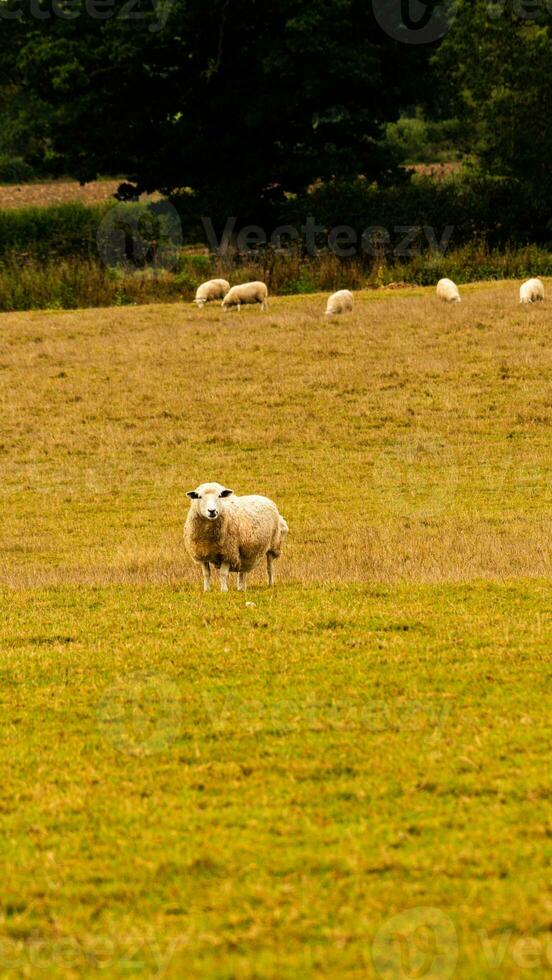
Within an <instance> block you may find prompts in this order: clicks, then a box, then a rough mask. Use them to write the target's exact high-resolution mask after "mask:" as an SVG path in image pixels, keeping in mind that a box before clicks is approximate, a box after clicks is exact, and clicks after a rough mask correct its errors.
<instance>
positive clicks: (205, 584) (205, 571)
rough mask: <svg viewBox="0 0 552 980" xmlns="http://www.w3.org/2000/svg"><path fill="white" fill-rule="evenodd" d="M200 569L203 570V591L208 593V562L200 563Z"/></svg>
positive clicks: (209, 581) (209, 585) (209, 584)
mask: <svg viewBox="0 0 552 980" xmlns="http://www.w3.org/2000/svg"><path fill="white" fill-rule="evenodd" d="M201 567H202V569H203V591H204V592H208V591H209V589H210V588H211V568H210V566H209V562H208V561H202V562H201Z"/></svg>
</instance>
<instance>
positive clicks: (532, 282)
mask: <svg viewBox="0 0 552 980" xmlns="http://www.w3.org/2000/svg"><path fill="white" fill-rule="evenodd" d="M543 299H544V286H543V284H542V282H541V281H540V279H528V280H527V282H524V283H523V285H521V286H520V288H519V301H520V303H539V302H542V301H543Z"/></svg>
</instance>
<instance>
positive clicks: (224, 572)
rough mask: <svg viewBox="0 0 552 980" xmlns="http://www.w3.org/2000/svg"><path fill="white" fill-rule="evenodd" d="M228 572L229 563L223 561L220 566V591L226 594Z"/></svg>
mask: <svg viewBox="0 0 552 980" xmlns="http://www.w3.org/2000/svg"><path fill="white" fill-rule="evenodd" d="M229 571H230V562H228V561H223V563H222V565H221V566H220V591H221V592H228V573H229Z"/></svg>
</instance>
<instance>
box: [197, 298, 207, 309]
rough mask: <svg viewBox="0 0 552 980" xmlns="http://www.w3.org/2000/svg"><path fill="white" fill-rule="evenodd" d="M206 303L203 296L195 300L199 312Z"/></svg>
mask: <svg viewBox="0 0 552 980" xmlns="http://www.w3.org/2000/svg"><path fill="white" fill-rule="evenodd" d="M206 302H207V300H206V299H204V298H203V296H199V297H198V298H197V299H196V303H197V305H198V306H199V308H200V310H202V309H203V307H204V306H205V304H206Z"/></svg>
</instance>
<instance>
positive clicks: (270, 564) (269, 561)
mask: <svg viewBox="0 0 552 980" xmlns="http://www.w3.org/2000/svg"><path fill="white" fill-rule="evenodd" d="M266 571H267V574H268V584H269V586H270V587H272V586H273V585H274V555H271V554H270V552H269V553H268V555H267V556H266Z"/></svg>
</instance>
